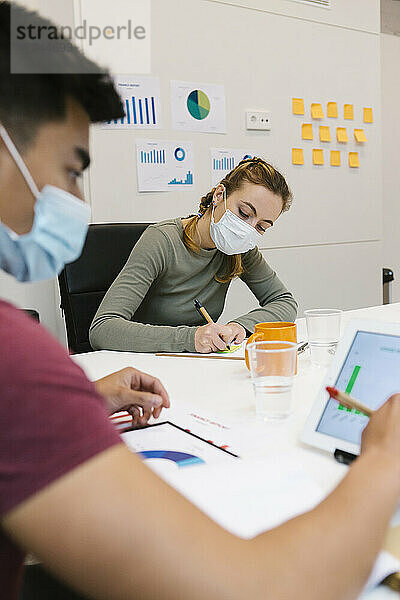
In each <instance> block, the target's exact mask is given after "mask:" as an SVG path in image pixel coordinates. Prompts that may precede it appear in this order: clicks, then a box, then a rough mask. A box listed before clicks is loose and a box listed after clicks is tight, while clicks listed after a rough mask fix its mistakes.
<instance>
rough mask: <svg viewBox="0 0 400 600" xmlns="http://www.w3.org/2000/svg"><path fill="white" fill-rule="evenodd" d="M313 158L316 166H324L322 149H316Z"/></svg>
mask: <svg viewBox="0 0 400 600" xmlns="http://www.w3.org/2000/svg"><path fill="white" fill-rule="evenodd" d="M312 158H313V163H314V165H323V164H324V151H323V150H321V149H320V148H314V150H313V151H312Z"/></svg>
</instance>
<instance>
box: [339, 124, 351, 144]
mask: <svg viewBox="0 0 400 600" xmlns="http://www.w3.org/2000/svg"><path fill="white" fill-rule="evenodd" d="M336 136H337V141H338V142H340V143H341V144H346V143H347V142H348V141H349V138H348V137H347V130H346V127H337V129H336Z"/></svg>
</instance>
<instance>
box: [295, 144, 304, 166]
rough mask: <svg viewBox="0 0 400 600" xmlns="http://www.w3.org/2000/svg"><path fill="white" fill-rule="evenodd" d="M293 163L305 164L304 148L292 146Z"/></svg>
mask: <svg viewBox="0 0 400 600" xmlns="http://www.w3.org/2000/svg"><path fill="white" fill-rule="evenodd" d="M292 163H293V164H294V165H304V156H303V149H302V148H292Z"/></svg>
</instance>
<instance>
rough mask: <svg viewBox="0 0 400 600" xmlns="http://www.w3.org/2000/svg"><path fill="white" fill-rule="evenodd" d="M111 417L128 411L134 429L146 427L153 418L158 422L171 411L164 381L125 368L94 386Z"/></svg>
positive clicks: (100, 380) (96, 382)
mask: <svg viewBox="0 0 400 600" xmlns="http://www.w3.org/2000/svg"><path fill="white" fill-rule="evenodd" d="M94 384H95V386H96V389H97V391H98V393H99V394H100V395H101V396H103V398H104V400H105V401H106V404H107V408H108V411H109V413H110V415H111V414H113V413H115V412H119V411H121V410H126V411H127V412H128V413H129V414H130V415H131V416H132V421H133V422H132V424H133V425H146V423H147V422H148V421H149V419H150V417H154V418H155V419H158V417H159V416H160V413H161V411H162V409H163V408H169V407H170V402H169V397H168V394H167V392H166V390H165V388H164V386H163V385H162V383H161V381H160V380H159V379H157V378H156V377H153V376H152V375H148V374H147V373H143V372H142V371H138V370H137V369H134V368H133V367H126V368H125V369H122V370H121V371H117V372H116V373H112V374H111V375H107V377H103V378H102V379H98V380H97V381H95V382H94Z"/></svg>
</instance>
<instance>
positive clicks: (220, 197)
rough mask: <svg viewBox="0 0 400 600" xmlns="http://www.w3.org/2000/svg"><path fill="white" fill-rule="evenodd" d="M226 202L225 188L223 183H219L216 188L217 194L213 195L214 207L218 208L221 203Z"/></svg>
mask: <svg viewBox="0 0 400 600" xmlns="http://www.w3.org/2000/svg"><path fill="white" fill-rule="evenodd" d="M224 200H225V186H224V185H223V184H222V183H219V184H218V185H217V187H216V188H215V192H214V195H213V205H214V206H218V205H219V204H221V202H224Z"/></svg>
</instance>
